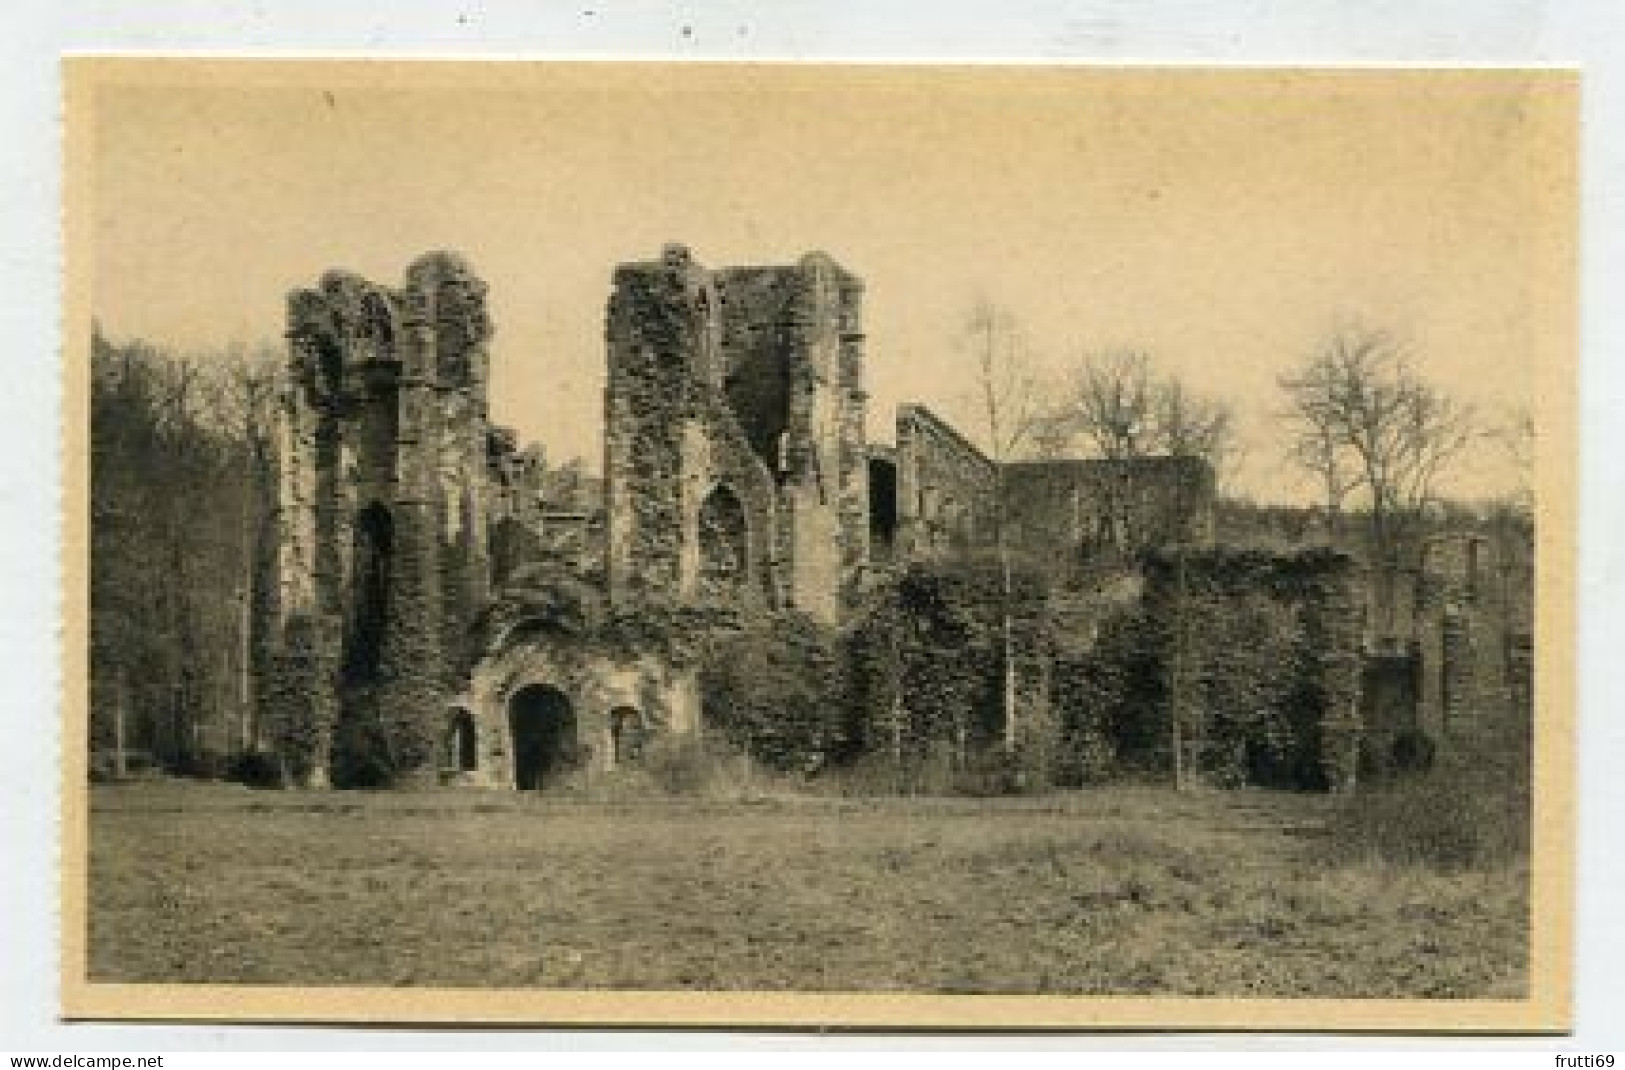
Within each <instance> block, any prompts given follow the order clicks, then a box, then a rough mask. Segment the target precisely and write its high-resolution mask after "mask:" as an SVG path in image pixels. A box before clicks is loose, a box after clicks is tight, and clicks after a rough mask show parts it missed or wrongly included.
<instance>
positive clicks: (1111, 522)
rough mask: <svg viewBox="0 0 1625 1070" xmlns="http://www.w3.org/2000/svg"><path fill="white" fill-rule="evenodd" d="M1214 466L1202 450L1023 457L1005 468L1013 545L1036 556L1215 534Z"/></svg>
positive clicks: (1060, 557)
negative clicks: (1194, 453) (1123, 456)
mask: <svg viewBox="0 0 1625 1070" xmlns="http://www.w3.org/2000/svg"><path fill="white" fill-rule="evenodd" d="M1213 499H1214V478H1213V468H1212V466H1211V465H1209V464H1208V463H1207V462H1206V461H1204V460H1202V459H1201V458H1199V457H1143V458H1136V459H1133V460H1052V461H1023V462H1016V463H1012V464H1008V465H1006V466H1005V469H1004V515H1005V518H1006V521H1007V524H1008V527H1007V530H1008V531H1009V533H1010V541H1011V545H1012V547H1013V548H1014V549H1017V550H1018V551H1020V552H1023V553H1026V554H1029V555H1031V556H1032V557H1033V558H1034V559H1035V560H1044V561H1052V562H1057V563H1061V562H1072V563H1079V562H1082V561H1085V560H1088V559H1090V558H1092V557H1095V556H1097V555H1099V554H1100V553H1102V552H1105V551H1112V552H1116V553H1118V554H1121V555H1125V556H1129V557H1132V556H1134V555H1136V554H1139V553H1141V552H1143V551H1145V550H1150V549H1155V548H1157V547H1160V546H1166V545H1171V544H1174V543H1184V544H1187V545H1193V546H1202V545H1207V544H1209V543H1211V542H1212V539H1213Z"/></svg>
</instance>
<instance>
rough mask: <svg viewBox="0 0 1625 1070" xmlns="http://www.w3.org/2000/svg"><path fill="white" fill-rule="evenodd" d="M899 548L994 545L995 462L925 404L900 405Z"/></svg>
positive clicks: (933, 551)
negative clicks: (992, 519)
mask: <svg viewBox="0 0 1625 1070" xmlns="http://www.w3.org/2000/svg"><path fill="white" fill-rule="evenodd" d="M896 457H897V547H898V552H899V554H900V555H902V556H903V557H904V558H910V557H913V558H922V557H937V556H941V555H944V554H949V553H954V552H964V551H968V550H974V549H978V548H983V547H986V546H989V545H991V544H992V528H991V511H992V509H993V507H994V496H995V494H996V492H997V487H998V473H997V471H996V470H995V468H994V465H993V462H992V461H990V460H988V459H987V458H986V457H984V456H983V455H982V453H981V451H980V450H978V449H977V448H976V447H975V446H973V445H971V443H970V442H969V441H968V440H967V439H966V438H965V437H964V436H963V435H961V434H960V433H959V432H957V431H955V430H954V429H953V427H951V426H950V425H949V424H948V423H947V422H946V421H944V420H943V419H942V418H941V417H939V416H937V415H936V414H935V413H933V412H932V411H931V410H930V409H927V408H926V407H925V406H923V405H902V406H899V407H898V410H897V453H896Z"/></svg>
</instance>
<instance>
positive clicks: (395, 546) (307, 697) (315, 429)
mask: <svg viewBox="0 0 1625 1070" xmlns="http://www.w3.org/2000/svg"><path fill="white" fill-rule="evenodd" d="M863 296H864V288H863V283H862V281H861V280H860V279H859V278H858V277H857V276H855V275H853V274H852V273H850V272H849V271H847V270H846V269H845V268H843V267H842V266H841V265H840V264H838V263H837V262H836V261H834V260H833V259H831V258H830V257H829V256H827V255H825V254H823V253H811V254H808V255H807V256H804V257H802V258H801V259H800V260H799V261H797V262H796V263H795V264H791V265H780V266H765V267H764V266H755V267H733V268H722V269H708V268H706V267H704V266H702V265H701V264H700V263H698V262H697V261H696V260H695V259H694V257H693V256H692V255H691V254H690V253H689V251H688V250H687V249H685V248H683V247H681V246H675V245H674V246H668V247H667V248H665V249H664V250H662V251H661V253H660V255H659V256H658V257H656V258H653V259H650V260H645V261H638V262H632V263H626V264H622V265H620V266H619V267H617V268H616V269H615V271H614V275H613V282H612V287H611V293H610V296H609V300H608V306H607V314H606V321H605V343H606V354H607V372H608V375H607V382H606V386H605V392H604V424H603V430H604V454H603V478H604V500H603V515H602V516H601V517H587V516H568V517H560V516H557V515H556V514H555V516H553V517H551V518H550V516H549V514H548V513H547V508H546V506H547V503H545V502H544V501H543V500H542V499H543V495H542V477H543V471H542V469H543V467H544V458H543V457H542V455H541V454H540V451H539V450H536V449H534V448H529V449H526V448H521V446H520V444H519V442H518V440H517V438H516V436H515V435H514V434H513V433H512V432H511V431H508V430H507V429H504V428H500V427H496V426H494V425H492V424H491V422H490V420H489V415H488V404H487V393H488V384H489V369H490V348H489V347H490V341H491V337H492V326H491V322H490V319H489V317H488V315H487V312H486V304H485V297H486V287H485V284H484V283H483V282H482V281H480V279H479V278H478V277H477V276H476V275H475V274H474V272H473V271H472V269H471V268H470V267H469V266H468V264H466V263H465V262H464V261H463V260H462V259H461V258H460V257H458V256H456V255H454V254H450V253H432V254H429V255H427V256H424V257H422V258H420V259H418V260H417V261H415V262H414V263H413V264H412V265H411V266H410V267H409V268H408V269H407V272H406V275H405V279H404V281H403V283H402V284H401V285H400V286H399V287H385V286H381V285H378V284H375V283H371V282H368V281H366V280H364V279H361V278H359V277H356V276H354V275H350V274H347V273H343V272H337V271H334V272H329V273H328V274H326V275H324V276H323V277H322V278H321V280H320V281H319V282H318V284H317V285H316V286H315V287H313V288H311V289H301V290H297V291H295V292H294V293H292V294H291V295H290V297H289V300H288V342H289V362H288V368H287V373H288V374H287V386H286V390H285V391H284V394H283V396H282V402H281V408H280V418H279V421H278V440H277V443H276V447H277V448H276V457H277V470H278V486H277V525H276V528H277V544H276V546H275V548H274V549H275V561H276V567H275V582H274V583H272V584H271V585H270V589H269V590H268V591H265V592H262V595H261V597H259V598H258V599H257V600H256V601H257V604H258V605H259V606H260V607H261V610H262V616H263V618H264V619H263V620H261V621H260V622H259V628H258V630H259V632H260V633H261V634H262V635H264V636H266V637H267V642H266V643H265V647H266V655H265V657H264V658H263V659H262V662H261V664H262V672H261V674H260V676H261V680H260V683H259V687H258V694H259V696H260V698H259V704H260V720H261V724H262V727H263V734H264V735H265V736H266V738H267V740H268V741H269V743H270V745H271V746H272V747H273V748H274V749H275V750H276V751H277V753H278V755H279V756H280V758H281V759H282V761H283V763H284V766H285V768H287V769H288V771H289V773H290V776H291V779H292V780H293V781H294V782H296V783H301V784H305V785H311V786H322V785H325V784H327V783H329V782H330V781H331V780H332V779H333V778H334V763H335V761H336V760H338V758H337V743H338V741H340V740H341V739H342V737H343V736H344V734H345V733H346V732H347V731H349V732H355V731H376V732H381V733H383V735H384V736H385V738H386V740H387V745H388V746H389V747H390V748H391V757H392V760H393V761H394V762H395V763H396V768H397V769H398V770H402V771H405V772H406V773H407V774H408V775H407V779H408V780H409V781H410V780H413V779H422V780H435V779H438V780H440V781H442V782H454V783H466V784H471V785H486V786H511V787H518V788H535V787H541V786H543V785H545V784H547V783H550V782H551V781H552V780H553V779H554V778H556V777H557V776H558V775H559V774H560V773H561V772H563V771H564V770H565V769H566V768H569V767H570V766H572V765H574V764H578V763H580V762H581V761H583V760H585V762H586V764H587V765H588V766H590V767H593V768H599V769H604V768H609V767H612V766H613V765H615V764H616V763H617V762H619V761H622V760H624V759H625V757H627V756H628V755H629V754H631V753H633V752H634V751H635V750H636V748H637V746H638V742H639V741H640V740H642V739H644V738H645V737H647V736H648V735H649V734H650V733H652V732H661V731H664V732H679V733H681V732H693V731H695V730H697V729H698V728H699V726H700V705H699V695H698V689H697V683H696V680H695V676H694V672H693V671H692V669H690V668H686V667H684V666H681V665H677V664H673V663H671V662H670V661H668V660H666V659H663V658H661V657H659V656H658V655H655V654H650V653H644V654H635V655H630V656H628V655H621V656H611V655H609V654H607V653H605V652H603V651H601V650H596V649H593V648H591V647H589V646H586V645H582V644H572V643H570V642H568V641H566V640H563V639H560V638H558V637H550V638H549V637H539V636H536V635H529V636H526V637H520V638H514V639H512V640H511V641H498V642H494V643H490V642H486V643H483V644H482V643H480V642H477V641H476V639H475V636H476V633H477V632H478V631H479V626H480V616H481V614H482V612H483V611H484V610H485V608H486V607H487V606H488V605H489V603H490V601H491V598H492V595H493V592H494V591H495V590H496V589H497V588H498V587H499V586H500V585H501V584H502V583H503V581H504V580H506V579H507V578H509V577H510V576H513V575H516V574H519V573H522V572H523V570H525V569H527V568H532V567H536V564H537V562H541V561H546V560H550V558H549V556H548V549H549V547H553V548H554V549H556V548H557V547H558V546H560V545H563V544H568V545H570V546H572V547H574V548H575V552H577V553H585V554H586V556H588V557H591V558H592V559H593V560H595V561H596V562H598V563H600V565H601V571H600V573H599V575H600V576H601V583H602V592H601V593H602V595H603V597H604V600H605V601H606V603H607V604H608V605H610V606H611V607H617V606H618V607H622V608H626V607H636V606H638V605H640V604H642V603H644V602H647V601H651V600H652V601H660V602H664V603H669V604H683V603H686V602H692V601H696V600H717V599H721V600H724V601H727V602H729V603H731V604H735V605H737V606H740V607H744V608H746V609H747V610H748V609H750V608H763V609H765V608H794V609H797V610H801V611H803V612H805V613H807V614H808V615H810V616H812V617H813V618H815V619H817V620H819V621H821V622H824V623H826V624H831V625H839V624H841V623H843V622H844V621H846V620H847V619H848V618H849V616H850V615H851V614H852V613H853V611H854V609H855V607H856V606H857V605H858V603H859V600H860V599H861V597H862V595H863V593H864V592H865V591H866V590H867V589H868V588H869V587H870V586H871V585H873V584H874V583H875V582H876V581H877V580H878V579H880V578H882V577H884V576H886V575H888V574H890V572H891V571H892V570H895V569H897V568H899V567H900V566H902V565H905V564H907V563H908V562H911V561H919V560H922V559H931V558H939V557H949V556H952V555H954V554H959V553H968V552H975V551H978V550H985V549H986V548H987V547H988V546H989V545H990V544H991V540H992V537H993V530H994V525H993V522H992V521H993V514H994V511H995V510H1001V511H1002V519H1003V524H1004V528H1005V534H1006V537H1007V540H1008V542H1009V544H1010V545H1011V546H1012V547H1013V548H1014V549H1015V550H1017V551H1018V552H1022V553H1026V554H1029V555H1031V556H1033V557H1035V558H1041V559H1044V560H1047V561H1053V562H1057V563H1060V564H1062V565H1065V564H1066V563H1068V562H1078V563H1082V562H1086V561H1087V560H1089V559H1090V558H1091V557H1092V556H1093V555H1096V554H1098V553H1099V552H1100V551H1101V550H1102V549H1104V548H1112V549H1114V550H1116V551H1118V552H1120V553H1123V554H1134V553H1138V552H1141V551H1145V550H1148V549H1153V548H1155V547H1156V546H1157V545H1161V544H1180V545H1189V546H1197V547H1200V546H1204V545H1209V544H1211V542H1212V539H1213V498H1214V481H1213V473H1212V470H1211V468H1210V467H1209V466H1208V465H1207V464H1206V463H1205V462H1202V461H1200V460H1198V459H1195V458H1150V459H1145V460H1141V461H1135V462H1108V461H1080V460H1061V461H1043V462H1022V463H1014V464H1009V465H1007V466H1006V467H1005V469H1004V471H1003V472H1002V473H1001V472H1000V471H999V470H998V468H997V467H996V466H995V464H994V462H992V461H991V460H989V459H988V458H987V457H986V456H984V455H983V454H982V453H981V452H980V451H979V450H978V449H977V448H976V447H975V446H974V445H972V444H971V443H970V442H969V441H968V440H967V439H966V438H965V437H964V436H963V435H962V434H960V432H958V431H957V430H956V429H954V428H953V427H952V426H951V425H950V424H948V423H947V422H946V421H944V420H942V419H941V418H940V417H938V416H936V415H935V414H933V413H932V412H931V411H930V410H929V409H927V408H926V407H924V406H922V405H918V404H907V405H903V406H901V407H900V408H899V409H898V411H897V413H896V421H895V428H896V439H895V443H894V444H893V445H881V444H871V443H869V442H868V441H867V437H866V422H867V417H868V411H867V410H868V395H867V394H866V392H865V389H864V365H865V336H864V332H863V323H862V317H863ZM1001 476H1002V478H1000V477H1001ZM1001 488H1002V493H1003V497H1002V498H1001V497H1000V490H1001ZM586 543H590V544H593V545H591V546H590V547H589V548H588V549H586V550H585V551H583V550H582V547H583V544H586ZM1463 552H1469V551H1463ZM1442 553H1444V551H1443V550H1442V549H1441V550H1439V551H1438V553H1437V554H1436V555H1435V559H1434V562H1433V564H1432V565H1430V566H1429V568H1428V569H1425V570H1424V571H1425V572H1427V574H1428V575H1435V574H1439V575H1444V574H1449V575H1452V576H1454V575H1455V574H1456V573H1457V572H1461V571H1462V569H1455V570H1454V571H1452V569H1451V568H1448V567H1446V566H1445V565H1444V564H1442V563H1441V562H1442V561H1443V558H1442V557H1439V556H1438V554H1442ZM1463 568H1466V566H1463ZM1470 573H1471V570H1470V569H1467V572H1466V574H1470ZM1452 582H1454V581H1452ZM1463 582H1465V581H1463ZM1445 586H1448V584H1446V585H1445ZM1445 586H1440V585H1438V584H1435V585H1434V586H1433V587H1428V588H1427V593H1426V594H1425V595H1424V596H1423V599H1422V602H1421V603H1420V604H1421V605H1422V606H1423V607H1424V608H1422V609H1419V610H1418V611H1417V613H1416V614H1415V619H1417V620H1423V619H1424V618H1427V619H1429V620H1431V619H1432V618H1430V617H1428V614H1432V617H1436V618H1437V620H1436V621H1434V622H1433V623H1432V624H1428V625H1426V626H1422V627H1421V630H1420V632H1419V635H1418V637H1417V639H1416V644H1417V646H1416V649H1417V650H1418V651H1420V652H1419V653H1418V655H1417V660H1416V661H1415V663H1414V666H1413V668H1411V669H1407V670H1405V671H1407V672H1414V673H1415V674H1416V681H1415V683H1414V686H1413V687H1412V688H1411V690H1412V692H1414V694H1413V695H1412V698H1411V700H1410V702H1409V706H1408V707H1407V706H1406V704H1405V703H1404V702H1400V703H1398V705H1397V707H1395V704H1394V703H1391V702H1390V703H1386V704H1385V705H1384V706H1383V710H1377V709H1371V710H1370V711H1369V716H1370V717H1371V718H1373V722H1374V727H1375V725H1376V724H1379V723H1380V724H1383V725H1389V724H1391V723H1398V722H1395V721H1394V715H1393V714H1392V713H1391V711H1390V712H1383V711H1384V710H1389V708H1390V707H1395V708H1399V709H1401V713H1400V714H1399V715H1398V716H1399V718H1400V721H1403V720H1404V718H1405V717H1406V716H1412V717H1413V719H1414V717H1416V716H1419V717H1421V718H1422V720H1424V721H1434V722H1442V721H1446V720H1449V719H1450V718H1451V716H1452V714H1451V710H1452V709H1453V708H1454V706H1453V703H1454V704H1455V706H1460V705H1462V704H1463V703H1465V702H1466V701H1467V700H1466V699H1464V698H1463V697H1462V696H1464V695H1466V694H1467V693H1468V691H1467V689H1468V688H1470V687H1471V686H1473V684H1472V680H1473V679H1477V677H1476V676H1472V674H1470V673H1469V674H1468V676H1467V677H1464V676H1463V673H1465V672H1467V670H1465V669H1463V668H1461V666H1463V665H1466V664H1468V662H1469V661H1470V659H1469V658H1468V656H1467V655H1466V654H1465V653H1460V654H1458V656H1456V657H1454V658H1453V657H1452V656H1451V655H1452V651H1469V650H1472V649H1481V648H1483V647H1484V645H1485V644H1484V643H1482V642H1481V643H1479V644H1478V645H1477V646H1476V647H1475V646H1474V643H1473V636H1472V634H1471V626H1470V621H1469V617H1468V615H1467V614H1466V613H1465V611H1464V607H1467V608H1470V599H1469V598H1467V597H1466V596H1465V595H1464V594H1463V592H1462V591H1457V590H1455V588H1453V587H1452V588H1450V589H1449V590H1446V589H1445ZM1457 586H1460V584H1459V583H1458V584H1457ZM1463 621H1469V623H1468V624H1463V623H1462V622H1463ZM1428 643H1433V644H1434V646H1435V647H1436V648H1437V649H1436V650H1434V649H1423V648H1425V647H1426V646H1427V644H1428ZM1452 666H1454V668H1453V667H1452ZM1430 673H1431V674H1433V676H1431V677H1430V676H1428V674H1430ZM1390 685H1391V686H1401V685H1393V684H1392V682H1391V681H1390ZM1369 689H1370V688H1369V686H1368V690H1369ZM1401 690H1402V691H1403V687H1402V688H1401ZM1426 695H1439V696H1444V697H1443V698H1442V699H1439V700H1437V701H1434V700H1430V699H1428V698H1426V697H1425V696H1426ZM1450 696H1455V697H1454V698H1452V697H1450ZM1368 705H1369V703H1368ZM1406 709H1409V710H1413V711H1414V710H1420V711H1421V712H1420V714H1407V713H1405V712H1404V711H1405V710H1406ZM1385 718H1386V719H1385ZM1385 730H1386V729H1385Z"/></svg>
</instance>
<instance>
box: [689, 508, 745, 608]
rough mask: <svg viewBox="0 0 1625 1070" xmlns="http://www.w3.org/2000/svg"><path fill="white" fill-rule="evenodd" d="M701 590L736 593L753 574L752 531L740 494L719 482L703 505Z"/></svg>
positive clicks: (722, 593)
mask: <svg viewBox="0 0 1625 1070" xmlns="http://www.w3.org/2000/svg"><path fill="white" fill-rule="evenodd" d="M699 535H700V590H701V591H702V592H704V593H707V594H713V595H731V594H735V593H737V592H738V591H739V590H740V589H741V588H743V587H744V586H745V585H746V583H748V581H749V577H750V531H749V527H748V526H747V524H746V521H745V507H744V506H743V505H742V504H740V501H739V497H738V495H736V494H734V492H733V491H732V490H730V489H729V488H728V487H727V486H726V485H722V484H719V485H718V486H717V487H716V489H714V490H713V491H711V493H710V494H709V495H708V496H707V497H706V499H705V503H704V504H703V505H702V506H700V532H699Z"/></svg>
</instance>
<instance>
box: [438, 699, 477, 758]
mask: <svg viewBox="0 0 1625 1070" xmlns="http://www.w3.org/2000/svg"><path fill="white" fill-rule="evenodd" d="M443 764H444V766H445V768H446V769H448V770H450V771H452V772H456V773H472V772H474V771H475V770H476V769H478V768H479V765H480V752H479V733H478V731H477V730H476V728H475V725H474V715H473V714H471V713H469V712H468V711H467V710H465V709H462V708H461V707H453V708H452V711H451V713H450V714H449V715H448V716H447V718H446V752H445V759H444V763H443Z"/></svg>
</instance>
